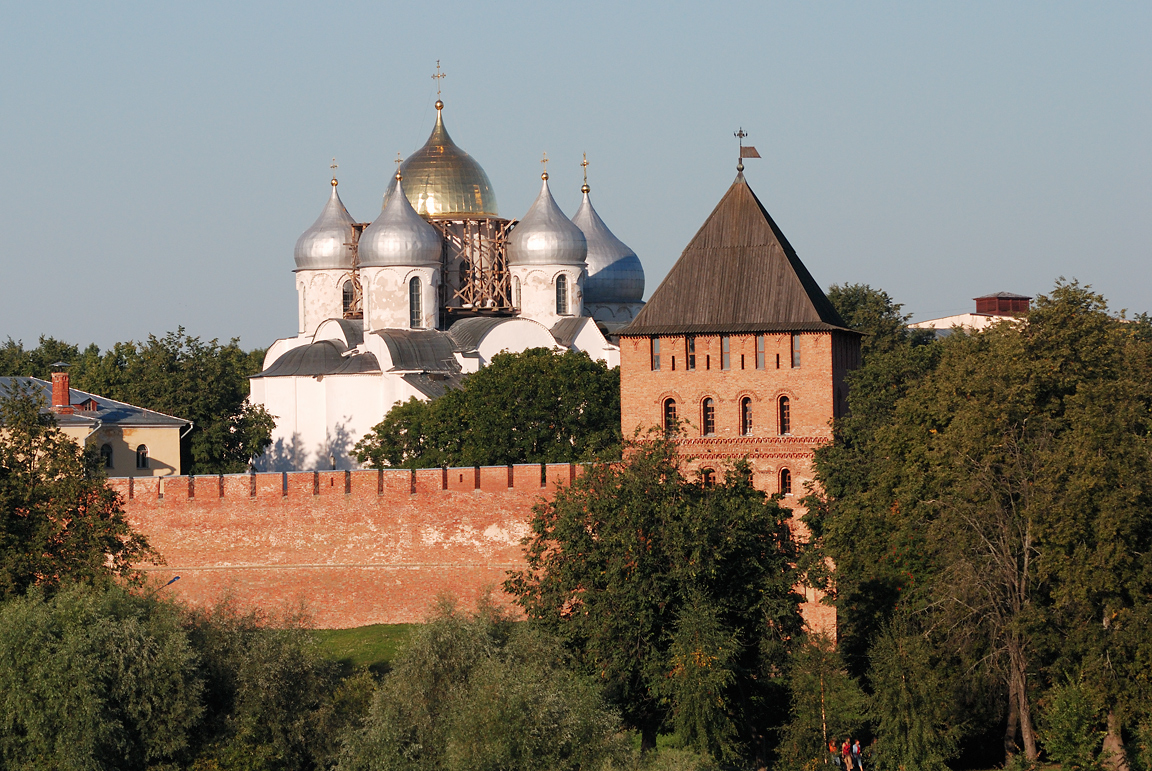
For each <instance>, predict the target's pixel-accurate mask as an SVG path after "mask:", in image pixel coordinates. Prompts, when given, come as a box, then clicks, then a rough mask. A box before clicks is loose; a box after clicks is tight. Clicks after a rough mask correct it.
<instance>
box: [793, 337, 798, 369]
mask: <svg viewBox="0 0 1152 771" xmlns="http://www.w3.org/2000/svg"><path fill="white" fill-rule="evenodd" d="M799 366H800V335H798V334H796V333H795V332H793V333H792V368H793V369H795V368H796V367H799Z"/></svg>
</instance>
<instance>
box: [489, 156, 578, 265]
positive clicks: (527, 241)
mask: <svg viewBox="0 0 1152 771" xmlns="http://www.w3.org/2000/svg"><path fill="white" fill-rule="evenodd" d="M541 176H542V177H543V179H544V185H543V187H541V188H540V195H539V196H537V197H536V201H535V202H534V203H533V204H532V206H531V207H530V208H529V209H528V213H527V214H525V215H524V218H523V219H522V220H520V222H519V224H517V225H516V227H515V229H513V231H512V235H510V236H509V237H508V264H509V265H583V264H584V260H585V257H586V256H587V254H588V244H587V241H586V240H585V238H584V232H583V231H581V230H580V228H578V227H576V225H574V224H572V220H570V219H568V218H567V217H565V216H564V212H562V211H560V207H559V206H557V205H556V200H555V199H554V198H553V197H552V191H550V190H549V189H548V174H547V173H545V174H542V175H541Z"/></svg>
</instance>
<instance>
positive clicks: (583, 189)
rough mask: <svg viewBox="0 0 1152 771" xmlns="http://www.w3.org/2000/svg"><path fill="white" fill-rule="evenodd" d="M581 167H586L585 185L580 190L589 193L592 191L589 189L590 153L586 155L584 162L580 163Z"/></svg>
mask: <svg viewBox="0 0 1152 771" xmlns="http://www.w3.org/2000/svg"><path fill="white" fill-rule="evenodd" d="M580 165H581V166H583V167H584V185H583V186H582V187H581V188H580V192H581V193H587V192H588V191H589V190H591V189H592V188H590V187H588V153H584V160H582V161H580Z"/></svg>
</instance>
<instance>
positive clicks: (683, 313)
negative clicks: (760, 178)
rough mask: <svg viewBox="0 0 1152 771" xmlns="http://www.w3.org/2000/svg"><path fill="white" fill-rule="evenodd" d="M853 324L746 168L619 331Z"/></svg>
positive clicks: (738, 329)
mask: <svg viewBox="0 0 1152 771" xmlns="http://www.w3.org/2000/svg"><path fill="white" fill-rule="evenodd" d="M837 329H839V330H845V331H850V330H847V325H846V324H845V323H844V320H843V319H841V318H840V314H838V313H837V312H836V309H835V308H833V307H832V303H831V302H829V301H828V298H827V297H826V296H825V295H824V292H823V291H821V289H820V286H819V285H818V284H817V283H816V281H815V279H813V278H812V274H810V273H809V272H808V269H807V268H805V267H804V264H803V263H802V262H800V258H799V257H797V256H796V251H795V250H794V249H793V248H792V245H791V244H789V243H788V239H786V238H785V237H784V234H783V233H782V232H781V231H780V228H779V227H777V225H776V223H775V222H774V221H773V220H772V217H771V216H770V215H769V214H768V212H767V210H765V209H764V206H763V204H761V203H760V200H759V199H758V198H756V194H755V193H753V192H752V189H751V188H750V187H748V183H747V182H745V181H744V175H743V174H740V175H738V176H737V177H736V181H735V182H733V183H732V186H731V187H730V188H728V192H727V193H725V194H724V197H723V198H721V199H720V203H718V204H717V205H716V208H715V209H713V211H712V213H711V214H710V215H709V216H708V219H707V220H705V221H704V224H703V225H702V226H701V227H700V230H699V231H697V233H696V235H695V236H693V238H692V240H691V241H690V242H689V243H688V246H687V247H686V248H685V249H684V253H683V254H681V255H680V259H679V260H677V261H676V264H675V265H673V266H672V270H670V271H669V272H668V275H667V276H666V277H665V278H664V281H662V282H661V284H660V286H659V287H657V289H656V291H655V292H653V293H652V297H651V299H649V300H648V304H647V305H645V306H644V308H643V310H641V311H640V313H638V314H637V315H636V318H635V319H634V320H633V321H632V323H631V324H629V325H628V326H627V327H625V328H624V329H622V330H620V331H619V333H618V334H620V335H621V336H622V337H627V336H634V335H656V334H685V333H687V334H709V333H723V332H774V331H812V330H837Z"/></svg>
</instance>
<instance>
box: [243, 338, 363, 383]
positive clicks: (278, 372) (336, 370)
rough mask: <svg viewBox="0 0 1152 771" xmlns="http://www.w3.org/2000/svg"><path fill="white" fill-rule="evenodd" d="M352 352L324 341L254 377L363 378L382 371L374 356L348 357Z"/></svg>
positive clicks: (296, 351) (286, 356)
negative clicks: (349, 376)
mask: <svg viewBox="0 0 1152 771" xmlns="http://www.w3.org/2000/svg"><path fill="white" fill-rule="evenodd" d="M347 350H348V349H347V348H346V347H345V346H344V344H343V343H341V342H338V341H336V340H321V341H319V342H316V343H309V344H308V345H302V346H300V347H299V348H293V349H292V350H290V351H288V352H287V353H285V354H283V355H282V356H280V358H278V359H276V361H274V362H272V366H271V367H269V368H268V369H266V370H264V371H263V372H260V373H258V374H256V375H253V376H252V377H254V378H257V377H301V376H303V377H315V376H316V375H361V374H368V373H373V372H379V371H380V363H379V362H378V361H376V357H375V356H373V355H372V354H370V353H358V354H353V355H352V356H345V355H344V353H345V352H346V351H347Z"/></svg>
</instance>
